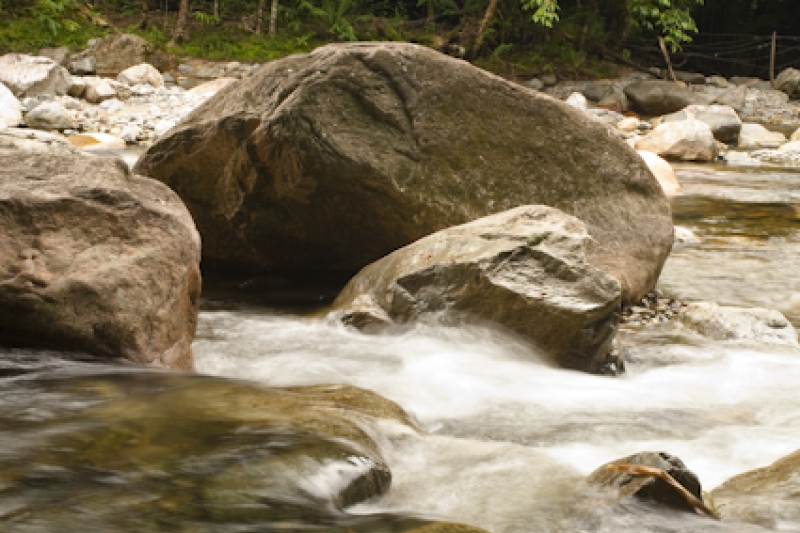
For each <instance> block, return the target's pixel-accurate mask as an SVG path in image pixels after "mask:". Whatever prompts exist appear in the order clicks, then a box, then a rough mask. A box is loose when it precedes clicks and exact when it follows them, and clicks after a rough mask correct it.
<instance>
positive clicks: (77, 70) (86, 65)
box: [69, 56, 97, 76]
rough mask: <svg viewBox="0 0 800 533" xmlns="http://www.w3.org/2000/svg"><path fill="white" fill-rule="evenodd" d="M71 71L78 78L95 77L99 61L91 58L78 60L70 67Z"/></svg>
mask: <svg viewBox="0 0 800 533" xmlns="http://www.w3.org/2000/svg"><path fill="white" fill-rule="evenodd" d="M69 70H70V72H71V73H72V74H75V75H76V76H93V75H94V74H95V73H97V60H96V59H95V58H94V57H91V56H89V57H84V58H82V59H78V60H77V61H75V62H74V63H72V64H71V65H70V66H69Z"/></svg>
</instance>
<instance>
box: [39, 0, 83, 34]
mask: <svg viewBox="0 0 800 533" xmlns="http://www.w3.org/2000/svg"><path fill="white" fill-rule="evenodd" d="M76 9H77V2H76V0H36V3H35V5H34V8H33V13H34V14H35V16H36V21H37V22H38V23H39V25H40V26H41V27H42V28H44V29H45V30H46V31H49V32H50V33H51V34H52V35H53V36H57V35H58V34H59V33H61V32H62V31H68V32H74V31H76V30H77V29H78V28H79V27H80V24H79V23H78V22H77V21H75V20H74V17H75V12H76Z"/></svg>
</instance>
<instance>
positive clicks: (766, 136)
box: [739, 122, 786, 150]
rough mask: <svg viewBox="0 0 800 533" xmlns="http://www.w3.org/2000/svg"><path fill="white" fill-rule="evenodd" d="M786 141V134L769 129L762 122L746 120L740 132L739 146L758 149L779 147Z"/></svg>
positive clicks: (745, 148)
mask: <svg viewBox="0 0 800 533" xmlns="http://www.w3.org/2000/svg"><path fill="white" fill-rule="evenodd" d="M785 142H786V136H785V135H784V134H783V133H781V132H779V131H769V130H768V129H767V128H765V127H764V126H762V125H761V124H752V123H749V122H745V123H744V124H742V130H741V131H740V132H739V148H741V149H743V150H758V149H760V148H778V147H779V146H781V145H782V144H784V143H785Z"/></svg>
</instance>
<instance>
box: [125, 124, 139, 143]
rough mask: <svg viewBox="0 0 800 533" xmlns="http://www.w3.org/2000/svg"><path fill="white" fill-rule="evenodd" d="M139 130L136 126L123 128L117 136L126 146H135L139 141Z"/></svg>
mask: <svg viewBox="0 0 800 533" xmlns="http://www.w3.org/2000/svg"><path fill="white" fill-rule="evenodd" d="M141 133H142V132H141V130H140V129H139V128H137V127H136V126H125V127H124V128H122V131H121V132H120V134H119V136H120V138H121V139H122V140H123V141H125V142H126V143H128V144H136V142H137V141H138V140H139V135H141Z"/></svg>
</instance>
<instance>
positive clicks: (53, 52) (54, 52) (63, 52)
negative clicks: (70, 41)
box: [36, 46, 70, 67]
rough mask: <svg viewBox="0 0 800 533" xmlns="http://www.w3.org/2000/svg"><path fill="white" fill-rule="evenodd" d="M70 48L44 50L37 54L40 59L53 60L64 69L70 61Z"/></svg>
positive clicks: (61, 47)
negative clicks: (68, 60)
mask: <svg viewBox="0 0 800 533" xmlns="http://www.w3.org/2000/svg"><path fill="white" fill-rule="evenodd" d="M69 54H70V51H69V48H67V47H66V46H60V47H58V48H42V49H41V50H39V52H38V53H37V54H36V55H37V56H39V57H47V58H49V59H52V60H53V61H55V62H56V63H58V64H59V65H61V66H62V67H65V66H67V59H69Z"/></svg>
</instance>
